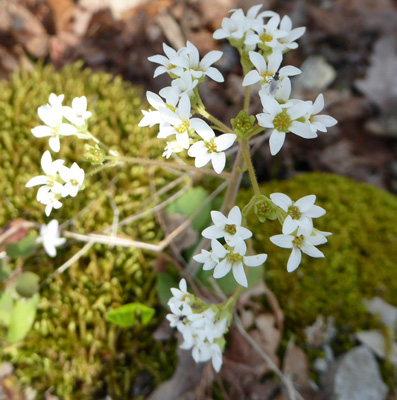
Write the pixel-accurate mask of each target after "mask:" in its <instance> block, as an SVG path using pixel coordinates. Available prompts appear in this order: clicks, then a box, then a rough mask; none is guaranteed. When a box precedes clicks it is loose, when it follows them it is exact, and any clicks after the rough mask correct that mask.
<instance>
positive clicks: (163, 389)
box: [148, 349, 206, 400]
mask: <svg viewBox="0 0 397 400" xmlns="http://www.w3.org/2000/svg"><path fill="white" fill-rule="evenodd" d="M178 358H179V362H178V366H177V367H176V370H175V373H174V375H173V376H172V378H171V379H169V380H168V381H166V382H163V383H161V384H160V385H159V386H157V388H156V389H155V390H154V392H152V393H151V395H150V396H149V397H148V400H177V399H182V398H183V397H182V396H183V394H185V393H186V392H188V391H190V390H191V389H194V388H196V387H197V385H198V384H199V383H200V381H201V379H202V375H203V371H204V368H205V366H206V364H205V363H196V362H195V361H194V360H193V358H192V354H191V351H186V350H182V349H178ZM190 398H192V399H193V398H194V397H190Z"/></svg>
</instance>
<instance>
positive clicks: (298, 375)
mask: <svg viewBox="0 0 397 400" xmlns="http://www.w3.org/2000/svg"><path fill="white" fill-rule="evenodd" d="M282 371H283V372H284V374H286V375H289V376H290V378H291V380H292V383H293V384H294V386H296V387H297V389H298V390H299V389H301V388H310V380H309V361H308V359H307V357H306V354H305V352H304V351H303V350H302V349H301V348H300V347H298V346H296V345H294V344H293V345H292V346H288V347H287V352H286V354H285V356H284V360H283V370H282Z"/></svg>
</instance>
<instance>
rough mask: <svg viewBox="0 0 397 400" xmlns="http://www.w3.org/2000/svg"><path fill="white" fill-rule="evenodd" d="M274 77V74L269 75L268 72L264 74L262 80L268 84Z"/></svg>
mask: <svg viewBox="0 0 397 400" xmlns="http://www.w3.org/2000/svg"><path fill="white" fill-rule="evenodd" d="M270 76H271V77H273V74H269V73H268V72H265V73H264V74H262V78H263V79H264V80H265V81H266V82H267V83H269V79H268V78H269V77H270Z"/></svg>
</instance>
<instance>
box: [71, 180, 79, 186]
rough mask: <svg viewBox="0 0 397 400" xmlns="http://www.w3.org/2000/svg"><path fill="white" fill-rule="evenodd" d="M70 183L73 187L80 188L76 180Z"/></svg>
mask: <svg viewBox="0 0 397 400" xmlns="http://www.w3.org/2000/svg"><path fill="white" fill-rule="evenodd" d="M70 183H71V184H72V185H73V186H79V183H78V182H77V181H76V179H71V180H70Z"/></svg>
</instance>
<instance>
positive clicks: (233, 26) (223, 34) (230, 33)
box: [213, 9, 251, 40]
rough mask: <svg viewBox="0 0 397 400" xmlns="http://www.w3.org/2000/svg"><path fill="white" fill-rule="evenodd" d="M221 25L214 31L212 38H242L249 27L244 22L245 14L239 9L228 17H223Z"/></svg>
mask: <svg viewBox="0 0 397 400" xmlns="http://www.w3.org/2000/svg"><path fill="white" fill-rule="evenodd" d="M221 26H222V28H221V29H217V30H216V31H215V32H214V34H213V37H214V39H217V40H219V39H226V38H230V39H242V38H243V36H244V35H245V33H246V32H247V30H248V29H251V27H250V26H249V25H247V24H245V15H244V12H243V10H241V9H238V10H235V11H234V13H233V14H232V15H231V17H230V18H223V20H222V23H221Z"/></svg>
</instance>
